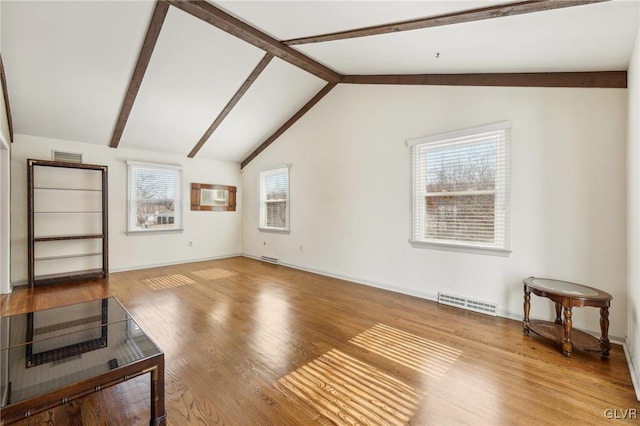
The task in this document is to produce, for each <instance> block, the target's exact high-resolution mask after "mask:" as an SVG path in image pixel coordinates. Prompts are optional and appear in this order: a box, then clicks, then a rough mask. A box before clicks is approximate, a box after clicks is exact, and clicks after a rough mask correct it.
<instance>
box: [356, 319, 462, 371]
mask: <svg viewBox="0 0 640 426" xmlns="http://www.w3.org/2000/svg"><path fill="white" fill-rule="evenodd" d="M349 342H351V343H353V344H354V345H356V346H359V347H361V348H363V349H366V350H368V351H371V352H373V353H375V354H378V355H380V356H382V357H384V358H387V359H389V360H391V361H394V362H396V363H398V364H401V365H404V366H405V367H409V368H411V369H413V370H416V371H419V372H421V373H424V374H427V375H429V376H431V377H434V378H441V377H443V376H444V375H445V374H446V373H447V371H449V369H450V368H451V366H452V365H453V364H454V363H455V362H456V360H457V359H458V357H459V356H460V354H461V353H462V351H460V350H457V349H454V348H452V347H450V346H446V345H443V344H441V343H438V342H434V341H432V340H429V339H425V338H424V337H420V336H416V335H415V334H411V333H407V332H405V331H402V330H399V329H397V328H394V327H390V326H388V325H384V324H376V325H374V326H373V327H371V328H370V329H368V330H366V331H364V332H363V333H360V334H359V335H357V336H356V337H354V338H353V339H351V340H349Z"/></svg>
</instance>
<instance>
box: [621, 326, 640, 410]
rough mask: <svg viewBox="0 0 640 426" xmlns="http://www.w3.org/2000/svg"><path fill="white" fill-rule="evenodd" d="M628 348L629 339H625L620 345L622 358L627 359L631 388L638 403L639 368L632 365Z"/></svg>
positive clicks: (639, 387) (639, 396)
mask: <svg viewBox="0 0 640 426" xmlns="http://www.w3.org/2000/svg"><path fill="white" fill-rule="evenodd" d="M629 346H630V344H629V337H627V338H626V339H625V341H624V343H623V344H622V348H623V349H624V356H625V357H626V358H627V365H628V366H629V374H631V382H632V383H633V388H634V389H635V391H636V398H637V399H638V401H640V371H638V367H640V366H637V365H635V364H634V362H633V357H632V356H631V350H630V349H629Z"/></svg>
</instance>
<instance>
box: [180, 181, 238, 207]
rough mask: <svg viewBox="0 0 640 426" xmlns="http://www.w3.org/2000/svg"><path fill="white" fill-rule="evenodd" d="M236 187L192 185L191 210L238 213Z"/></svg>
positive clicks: (204, 184) (205, 184)
mask: <svg viewBox="0 0 640 426" xmlns="http://www.w3.org/2000/svg"><path fill="white" fill-rule="evenodd" d="M236 192H237V189H236V187H235V186H229V185H212V184H207V183H193V182H192V183H191V210H196V211H200V210H202V211H221V212H234V211H236Z"/></svg>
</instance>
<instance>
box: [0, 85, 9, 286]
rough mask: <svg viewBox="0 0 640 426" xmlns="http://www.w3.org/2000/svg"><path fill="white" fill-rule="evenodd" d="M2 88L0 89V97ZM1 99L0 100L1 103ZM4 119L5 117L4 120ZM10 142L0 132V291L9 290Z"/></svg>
mask: <svg viewBox="0 0 640 426" xmlns="http://www.w3.org/2000/svg"><path fill="white" fill-rule="evenodd" d="M1 96H2V89H0V98H1ZM1 102H2V101H0V103H1ZM0 113H1V111H0ZM5 117H6V116H5ZM4 121H6V118H5V120H4ZM10 164H11V144H10V143H9V137H8V134H7V136H5V134H4V133H0V293H1V294H5V293H9V292H11V280H10V273H9V265H10V263H11V260H10V256H9V253H10V249H9V247H10V246H9V241H10V238H11V237H10V235H11V232H10V223H11V221H10V217H11V196H10V194H11V171H10V169H11V167H10Z"/></svg>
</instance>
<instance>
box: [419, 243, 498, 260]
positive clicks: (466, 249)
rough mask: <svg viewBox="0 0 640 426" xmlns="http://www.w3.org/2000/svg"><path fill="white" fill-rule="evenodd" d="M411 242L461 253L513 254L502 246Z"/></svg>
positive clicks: (429, 247) (425, 247)
mask: <svg viewBox="0 0 640 426" xmlns="http://www.w3.org/2000/svg"><path fill="white" fill-rule="evenodd" d="M409 243H411V246H412V247H413V248H424V249H435V250H445V251H454V252H459V253H473V254H484V255H489V256H501V257H509V255H510V254H511V250H509V249H500V248H494V247H480V246H470V245H464V244H453V243H437V242H434V241H416V240H409Z"/></svg>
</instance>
